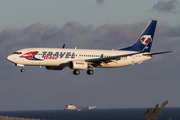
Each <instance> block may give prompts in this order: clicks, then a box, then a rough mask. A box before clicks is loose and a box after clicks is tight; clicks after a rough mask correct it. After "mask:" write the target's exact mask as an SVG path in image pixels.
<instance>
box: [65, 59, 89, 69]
mask: <svg viewBox="0 0 180 120" xmlns="http://www.w3.org/2000/svg"><path fill="white" fill-rule="evenodd" d="M68 67H69V68H71V69H78V70H85V69H87V67H88V64H87V63H86V62H85V61H70V62H69V64H68Z"/></svg>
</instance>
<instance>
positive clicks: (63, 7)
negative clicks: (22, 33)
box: [0, 0, 180, 30]
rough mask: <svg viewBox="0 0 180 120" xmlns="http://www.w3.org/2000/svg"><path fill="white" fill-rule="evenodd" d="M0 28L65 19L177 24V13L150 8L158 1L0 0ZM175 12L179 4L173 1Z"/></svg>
mask: <svg viewBox="0 0 180 120" xmlns="http://www.w3.org/2000/svg"><path fill="white" fill-rule="evenodd" d="M0 2H1V4H0V16H1V23H0V25H1V30H3V29H5V28H6V27H11V28H24V27H27V26H29V25H31V24H34V23H43V24H55V25H57V26H60V27H62V26H63V25H64V24H65V23H66V22H72V21H79V22H80V23H81V24H82V25H84V26H87V25H89V24H92V25H93V26H94V27H98V26H101V25H103V24H106V23H109V24H115V23H117V24H132V23H137V22H140V21H149V20H150V19H157V20H158V21H159V22H165V21H166V22H168V23H169V24H171V25H177V24H178V21H179V19H178V17H179V14H177V13H176V14H174V13H172V12H171V11H169V12H166V13H164V12H160V11H157V10H156V9H154V10H152V9H153V7H154V5H157V4H158V0H153V1H147V0H137V1H130V0H126V1H124V0H113V1H108V0H104V1H102V2H101V3H97V1H96V0H91V1H90V0H89V1H88V0H76V1H69V0H53V1H49V0H38V1H36V0H31V1H24V0H16V1H14V0H8V1H0ZM174 5H175V8H174V10H176V11H179V10H180V8H179V4H177V3H174Z"/></svg>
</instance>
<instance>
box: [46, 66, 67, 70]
mask: <svg viewBox="0 0 180 120" xmlns="http://www.w3.org/2000/svg"><path fill="white" fill-rule="evenodd" d="M63 68H64V67H63V66H46V69H48V70H62V69H63Z"/></svg>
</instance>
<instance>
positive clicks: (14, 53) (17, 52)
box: [13, 52, 22, 55]
mask: <svg viewBox="0 0 180 120" xmlns="http://www.w3.org/2000/svg"><path fill="white" fill-rule="evenodd" d="M13 54H18V55H19V54H22V52H13Z"/></svg>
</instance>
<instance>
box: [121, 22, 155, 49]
mask: <svg viewBox="0 0 180 120" xmlns="http://www.w3.org/2000/svg"><path fill="white" fill-rule="evenodd" d="M156 23H157V21H156V20H152V21H151V22H150V23H149V24H148V25H147V27H146V28H145V29H144V31H143V32H142V33H141V35H140V36H139V38H138V39H137V40H136V42H135V43H134V44H133V45H132V46H130V47H126V48H123V49H120V50H127V51H139V52H140V51H143V52H150V50H151V45H152V42H153V37H154V32H155V29H156Z"/></svg>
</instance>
